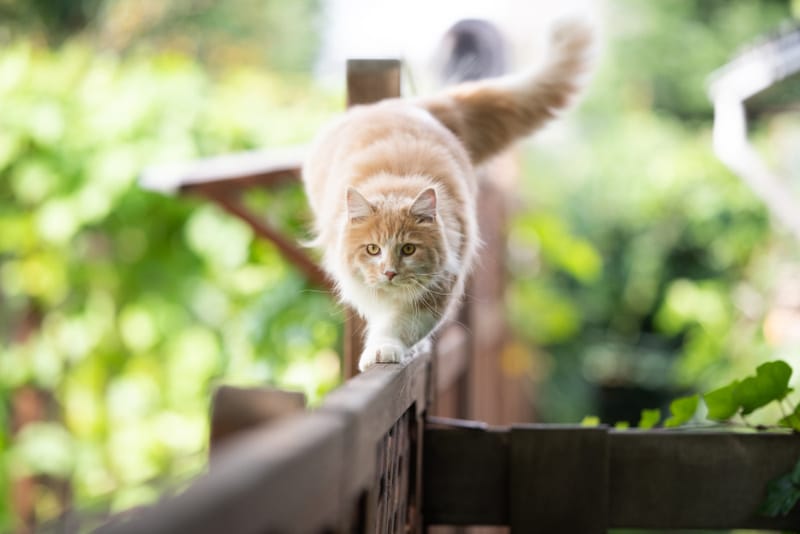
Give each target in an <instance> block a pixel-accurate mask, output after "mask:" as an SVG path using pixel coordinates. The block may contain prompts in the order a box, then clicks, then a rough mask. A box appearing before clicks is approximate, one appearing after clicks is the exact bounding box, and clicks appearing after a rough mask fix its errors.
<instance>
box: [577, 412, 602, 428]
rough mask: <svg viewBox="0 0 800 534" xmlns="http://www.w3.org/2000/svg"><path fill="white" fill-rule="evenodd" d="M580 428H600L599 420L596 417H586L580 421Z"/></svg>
mask: <svg viewBox="0 0 800 534" xmlns="http://www.w3.org/2000/svg"><path fill="white" fill-rule="evenodd" d="M581 426H600V418H599V417H597V416H596V415H587V416H586V417H584V418H583V420H582V421H581Z"/></svg>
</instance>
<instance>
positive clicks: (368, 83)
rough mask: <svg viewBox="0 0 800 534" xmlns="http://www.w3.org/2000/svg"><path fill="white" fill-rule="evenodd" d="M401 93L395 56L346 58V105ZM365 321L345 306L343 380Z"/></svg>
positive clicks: (354, 369)
mask: <svg viewBox="0 0 800 534" xmlns="http://www.w3.org/2000/svg"><path fill="white" fill-rule="evenodd" d="M399 96H400V61H399V60H397V59H349V60H347V106H348V107H350V106H355V105H358V104H371V103H373V102H377V101H379V100H383V99H384V98H395V97H399ZM364 326H365V325H364V321H363V319H361V317H359V315H358V313H356V312H355V310H353V309H348V310H347V312H346V317H345V321H344V346H343V355H342V356H343V357H342V364H343V365H342V372H343V375H344V378H345V380H346V379H348V378H351V377H353V376H355V375H357V374H358V357H359V356H360V355H361V350H362V349H363V339H362V337H363V335H364Z"/></svg>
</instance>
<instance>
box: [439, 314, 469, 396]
mask: <svg viewBox="0 0 800 534" xmlns="http://www.w3.org/2000/svg"><path fill="white" fill-rule="evenodd" d="M468 348H469V340H468V335H467V332H466V330H465V329H464V327H463V326H461V325H459V324H456V323H451V324H449V325H447V326H446V327H444V328H443V329H442V331H441V334H439V335H438V336H437V339H436V391H445V390H447V389H450V388H451V387H452V386H454V385H455V384H456V383H457V382H458V380H459V379H460V378H461V377H462V376H464V374H465V373H466V372H467V369H468V366H469V359H468V356H467V350H468Z"/></svg>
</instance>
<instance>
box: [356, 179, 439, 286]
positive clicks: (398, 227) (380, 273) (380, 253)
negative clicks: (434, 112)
mask: <svg viewBox="0 0 800 534" xmlns="http://www.w3.org/2000/svg"><path fill="white" fill-rule="evenodd" d="M348 215H349V222H348V225H347V230H346V232H345V241H344V243H345V253H346V254H347V261H348V263H349V264H350V267H351V272H352V273H353V274H354V275H355V276H356V277H357V278H358V279H360V280H361V281H362V282H363V283H364V284H365V285H366V286H367V287H370V288H373V289H378V290H382V291H387V292H396V293H397V294H398V295H399V296H402V295H408V296H414V295H416V294H419V293H420V292H422V291H424V290H425V289H427V288H429V287H430V284H431V282H432V281H433V280H435V279H436V277H437V276H438V275H439V273H441V272H442V270H443V262H444V257H445V249H444V240H443V236H442V233H441V229H440V227H439V225H438V223H437V221H436V193H435V191H434V190H433V189H426V190H425V191H423V192H422V193H420V196H419V197H417V199H416V200H414V201H413V202H412V203H411V204H409V203H408V201H406V202H405V205H403V203H402V201H397V202H390V201H385V202H382V203H380V204H373V203H370V202H368V201H367V200H366V199H365V198H364V197H363V196H362V195H361V194H360V193H358V192H357V191H356V190H355V189H351V190H350V191H348Z"/></svg>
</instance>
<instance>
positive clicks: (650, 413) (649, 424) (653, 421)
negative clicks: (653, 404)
mask: <svg viewBox="0 0 800 534" xmlns="http://www.w3.org/2000/svg"><path fill="white" fill-rule="evenodd" d="M659 421H661V410H659V409H658V408H655V409H653V410H642V415H641V418H640V419H639V428H643V429H648V428H653V427H654V426H656V425H657V424H658V422H659Z"/></svg>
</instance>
